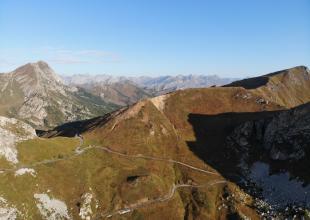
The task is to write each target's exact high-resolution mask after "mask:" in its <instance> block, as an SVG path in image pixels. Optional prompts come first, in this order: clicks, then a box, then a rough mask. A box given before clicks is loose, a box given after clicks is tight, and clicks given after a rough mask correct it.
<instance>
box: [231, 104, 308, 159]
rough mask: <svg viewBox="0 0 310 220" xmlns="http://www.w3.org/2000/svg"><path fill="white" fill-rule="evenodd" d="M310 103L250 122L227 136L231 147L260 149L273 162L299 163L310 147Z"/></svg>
mask: <svg viewBox="0 0 310 220" xmlns="http://www.w3.org/2000/svg"><path fill="white" fill-rule="evenodd" d="M309 113H310V103H308V104H305V105H303V106H300V107H297V108H295V109H292V110H287V111H282V112H277V113H275V114H274V116H273V117H271V118H270V117H269V118H267V119H262V120H255V121H248V122H245V123H244V124H242V125H240V126H238V127H237V128H236V129H235V130H234V131H233V133H232V134H231V135H230V136H229V137H228V142H229V144H232V143H234V144H236V145H237V146H239V147H240V148H243V149H244V150H251V149H250V148H251V147H254V146H256V147H258V148H261V149H262V150H264V151H265V152H267V153H268V155H269V157H270V159H272V160H290V161H298V160H300V159H302V158H304V157H305V156H306V154H307V152H309V148H310V144H309V143H310V116H309Z"/></svg>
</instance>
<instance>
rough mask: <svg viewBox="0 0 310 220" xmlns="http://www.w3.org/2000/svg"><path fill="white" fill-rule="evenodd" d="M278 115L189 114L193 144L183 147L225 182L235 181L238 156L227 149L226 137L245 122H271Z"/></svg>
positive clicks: (245, 113)
mask: <svg viewBox="0 0 310 220" xmlns="http://www.w3.org/2000/svg"><path fill="white" fill-rule="evenodd" d="M282 111H283V110H280V111H264V112H243V113H236V112H229V113H223V114H218V115H204V114H192V113H191V114H189V115H188V122H189V123H190V124H191V125H192V127H193V130H194V133H195V137H196V141H188V142H187V145H188V147H189V149H190V150H191V151H192V152H193V153H194V154H195V155H196V156H197V157H199V158H200V159H202V160H203V161H204V162H205V163H207V164H209V165H211V166H212V167H213V168H215V169H217V170H218V171H219V172H220V173H221V174H222V175H223V176H224V177H225V178H227V179H230V180H236V178H237V177H238V173H239V168H238V166H237V165H238V163H239V161H240V156H241V155H238V154H235V153H234V152H233V151H232V149H229V146H227V138H228V136H229V135H230V134H231V133H232V132H233V131H234V129H235V128H237V127H238V126H239V125H241V124H243V123H245V122H247V121H253V120H261V119H271V118H272V117H273V116H275V115H277V114H278V113H279V112H282ZM241 153H242V152H241ZM257 156H258V157H259V156H260V155H257Z"/></svg>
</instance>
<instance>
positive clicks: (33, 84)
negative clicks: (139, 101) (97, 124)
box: [0, 61, 112, 128]
mask: <svg viewBox="0 0 310 220" xmlns="http://www.w3.org/2000/svg"><path fill="white" fill-rule="evenodd" d="M110 107H111V106H110V105H109V104H106V103H105V102H104V101H101V100H99V98H98V97H95V96H93V95H91V94H89V93H87V92H85V91H84V90H82V89H77V88H75V87H70V86H67V85H64V84H63V82H62V80H61V79H60V77H59V76H58V75H57V74H56V73H55V72H54V70H53V69H52V68H50V67H49V65H48V64H47V63H45V62H44V61H38V62H35V63H28V64H25V65H23V66H21V67H19V68H17V69H15V70H14V71H12V72H10V73H6V74H3V75H1V76H0V115H1V114H2V115H4V116H10V117H12V116H13V117H16V118H18V119H22V120H24V121H26V122H28V123H29V124H31V125H32V126H34V127H36V128H38V127H45V126H46V127H48V126H55V125H57V124H58V123H61V122H63V121H72V120H76V119H85V118H88V117H92V116H98V114H101V113H106V112H107V111H109V110H111V108H112V107H111V108H110Z"/></svg>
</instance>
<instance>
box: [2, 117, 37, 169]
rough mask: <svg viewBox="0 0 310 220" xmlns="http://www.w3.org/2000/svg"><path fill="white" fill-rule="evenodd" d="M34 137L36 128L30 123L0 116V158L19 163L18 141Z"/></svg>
mask: <svg viewBox="0 0 310 220" xmlns="http://www.w3.org/2000/svg"><path fill="white" fill-rule="evenodd" d="M34 137H36V134H35V130H34V129H33V128H32V127H31V126H29V125H28V124H26V123H24V122H21V121H19V120H16V119H14V118H5V117H2V116H0V158H1V157H4V158H5V159H6V160H7V161H9V162H11V163H17V162H18V160H17V153H18V152H17V150H16V143H17V142H20V141H23V140H27V139H31V138H34Z"/></svg>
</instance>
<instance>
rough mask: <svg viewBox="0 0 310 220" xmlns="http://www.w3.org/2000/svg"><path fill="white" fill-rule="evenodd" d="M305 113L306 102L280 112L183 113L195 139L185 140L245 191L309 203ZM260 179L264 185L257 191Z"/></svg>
mask: <svg viewBox="0 0 310 220" xmlns="http://www.w3.org/2000/svg"><path fill="white" fill-rule="evenodd" d="M309 112H310V104H309V103H308V104H305V105H301V106H298V107H296V108H293V109H290V110H280V111H265V112H244V113H234V112H231V113H223V114H218V115H203V114H189V115H188V122H189V123H190V124H191V125H192V127H193V130H194V133H195V137H196V141H189V142H187V144H188V147H189V149H190V150H191V151H192V152H193V153H194V154H195V155H196V156H197V157H199V158H200V159H202V160H203V161H204V162H205V163H207V164H209V165H210V166H212V167H213V168H214V169H216V170H217V171H218V172H219V173H220V174H221V175H222V176H223V177H225V178H226V179H228V180H230V181H232V182H235V183H236V184H237V185H239V186H240V187H241V188H242V189H243V190H244V191H246V192H247V193H249V194H250V195H253V196H263V197H264V198H267V200H268V201H269V202H270V204H271V205H275V206H278V205H279V204H280V205H281V206H282V207H283V206H284V207H285V205H286V204H298V205H301V206H304V207H310V198H309V197H307V195H308V194H309V193H310V185H309V183H310V175H309V172H308V167H309V166H310V162H309V155H310V144H309V143H310V123H309V121H310V116H309V114H308V113H309ZM270 141H271V142H270ZM268 144H270V146H269V147H268ZM253 175H254V176H253ZM253 178H254V179H253ZM255 178H257V179H255ZM262 178H263V179H262ZM245 179H246V180H247V181H246V182H245V181H244V180H245ZM252 180H253V181H254V182H252ZM262 180H263V181H266V182H265V183H266V184H265V185H264V183H263V185H261V186H260V187H262V188H260V189H263V190H262V191H257V189H259V188H256V184H257V183H262V182H261V181H262ZM249 181H250V182H249ZM249 183H250V184H254V185H249ZM260 189H259V190H260ZM270 192H272V193H270ZM305 196H306V197H305ZM280 205H279V207H281V206H280Z"/></svg>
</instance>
